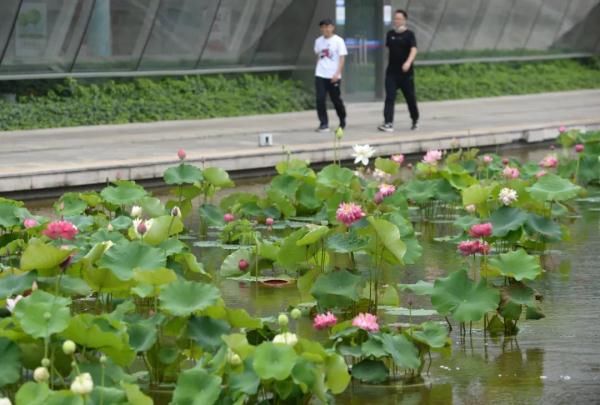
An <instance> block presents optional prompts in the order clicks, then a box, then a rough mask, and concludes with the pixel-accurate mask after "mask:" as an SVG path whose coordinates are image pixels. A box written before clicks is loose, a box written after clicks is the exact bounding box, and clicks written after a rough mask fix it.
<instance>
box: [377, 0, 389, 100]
mask: <svg viewBox="0 0 600 405" xmlns="http://www.w3.org/2000/svg"><path fill="white" fill-rule="evenodd" d="M374 3H375V7H376V11H375V39H376V40H377V41H380V42H379V46H378V47H377V51H376V53H375V98H376V99H383V87H384V72H385V60H384V58H385V24H384V22H383V7H384V6H385V5H390V4H389V1H386V0H376V1H375V2H374ZM390 7H391V5H390ZM393 15H394V14H393V12H392V18H393Z"/></svg>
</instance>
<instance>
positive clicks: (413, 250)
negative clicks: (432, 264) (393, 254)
mask: <svg viewBox="0 0 600 405" xmlns="http://www.w3.org/2000/svg"><path fill="white" fill-rule="evenodd" d="M402 242H403V243H404V245H405V246H406V253H405V254H404V257H403V258H402V262H403V263H404V264H415V263H417V261H418V260H419V259H420V258H421V256H422V255H423V246H421V244H420V243H419V241H418V239H417V238H415V237H409V238H406V239H403V240H402Z"/></svg>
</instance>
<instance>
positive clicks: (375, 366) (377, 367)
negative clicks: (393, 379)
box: [352, 359, 389, 384]
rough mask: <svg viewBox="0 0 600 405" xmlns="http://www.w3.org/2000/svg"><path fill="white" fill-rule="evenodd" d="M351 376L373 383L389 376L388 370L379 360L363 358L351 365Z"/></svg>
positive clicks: (380, 381)
mask: <svg viewBox="0 0 600 405" xmlns="http://www.w3.org/2000/svg"><path fill="white" fill-rule="evenodd" d="M352 377H354V378H356V379H357V380H360V381H363V382H366V383H370V384H374V383H382V382H384V381H386V380H387V379H388V377H389V370H388V368H387V367H386V366H385V364H384V363H383V361H381V360H369V359H365V360H363V361H361V362H360V363H357V364H355V365H354V366H352Z"/></svg>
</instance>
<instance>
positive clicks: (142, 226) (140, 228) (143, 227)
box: [133, 218, 154, 238]
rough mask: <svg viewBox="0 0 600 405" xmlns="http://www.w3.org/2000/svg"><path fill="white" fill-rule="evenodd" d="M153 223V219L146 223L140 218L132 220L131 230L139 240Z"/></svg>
mask: <svg viewBox="0 0 600 405" xmlns="http://www.w3.org/2000/svg"><path fill="white" fill-rule="evenodd" d="M153 223H154V220H153V219H148V220H146V221H144V220H143V219H141V218H136V219H134V220H133V230H134V232H135V234H136V236H137V237H138V238H139V237H141V236H142V235H144V234H146V233H148V231H149V230H150V228H151V227H152V224H153Z"/></svg>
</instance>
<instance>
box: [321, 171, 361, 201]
mask: <svg viewBox="0 0 600 405" xmlns="http://www.w3.org/2000/svg"><path fill="white" fill-rule="evenodd" d="M353 179H354V173H352V170H350V169H348V168H345V167H341V166H339V165H333V164H332V165H329V166H326V167H324V168H323V169H322V170H321V171H320V172H319V173H318V174H317V184H316V189H315V195H316V197H317V198H318V199H320V200H321V201H325V200H327V199H328V198H329V197H331V196H333V195H335V194H338V193H339V192H340V190H346V189H348V187H349V186H350V184H351V183H352V180H353ZM338 204H339V203H338ZM336 205H337V204H336Z"/></svg>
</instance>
